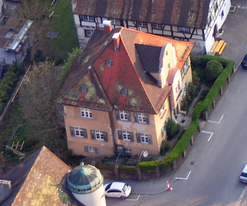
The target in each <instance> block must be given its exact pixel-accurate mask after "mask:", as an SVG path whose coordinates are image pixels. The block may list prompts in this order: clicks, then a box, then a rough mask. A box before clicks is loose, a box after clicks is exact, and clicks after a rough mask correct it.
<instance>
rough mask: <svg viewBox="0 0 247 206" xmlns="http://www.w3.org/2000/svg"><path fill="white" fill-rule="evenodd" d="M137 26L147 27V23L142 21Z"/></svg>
mask: <svg viewBox="0 0 247 206" xmlns="http://www.w3.org/2000/svg"><path fill="white" fill-rule="evenodd" d="M136 24H137V26H140V27H147V26H148V25H147V23H146V22H142V21H138V22H136Z"/></svg>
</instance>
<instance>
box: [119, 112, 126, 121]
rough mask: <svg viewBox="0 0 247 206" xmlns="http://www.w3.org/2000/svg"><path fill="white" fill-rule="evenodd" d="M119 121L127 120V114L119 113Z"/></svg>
mask: <svg viewBox="0 0 247 206" xmlns="http://www.w3.org/2000/svg"><path fill="white" fill-rule="evenodd" d="M119 117H120V120H128V112H126V111H124V110H120V111H119Z"/></svg>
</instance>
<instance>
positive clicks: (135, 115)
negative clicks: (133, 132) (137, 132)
mask: <svg viewBox="0 0 247 206" xmlns="http://www.w3.org/2000/svg"><path fill="white" fill-rule="evenodd" d="M134 119H135V122H138V114H137V113H134Z"/></svg>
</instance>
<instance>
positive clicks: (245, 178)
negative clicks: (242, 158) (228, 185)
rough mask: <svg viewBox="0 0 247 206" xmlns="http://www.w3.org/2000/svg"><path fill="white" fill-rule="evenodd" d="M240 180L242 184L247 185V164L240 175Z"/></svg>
mask: <svg viewBox="0 0 247 206" xmlns="http://www.w3.org/2000/svg"><path fill="white" fill-rule="evenodd" d="M239 180H240V181H241V182H244V183H247V163H245V165H244V168H243V169H242V171H241V173H240V175H239Z"/></svg>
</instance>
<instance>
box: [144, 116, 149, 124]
mask: <svg viewBox="0 0 247 206" xmlns="http://www.w3.org/2000/svg"><path fill="white" fill-rule="evenodd" d="M145 118H146V123H147V124H149V116H148V114H147V115H145Z"/></svg>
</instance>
